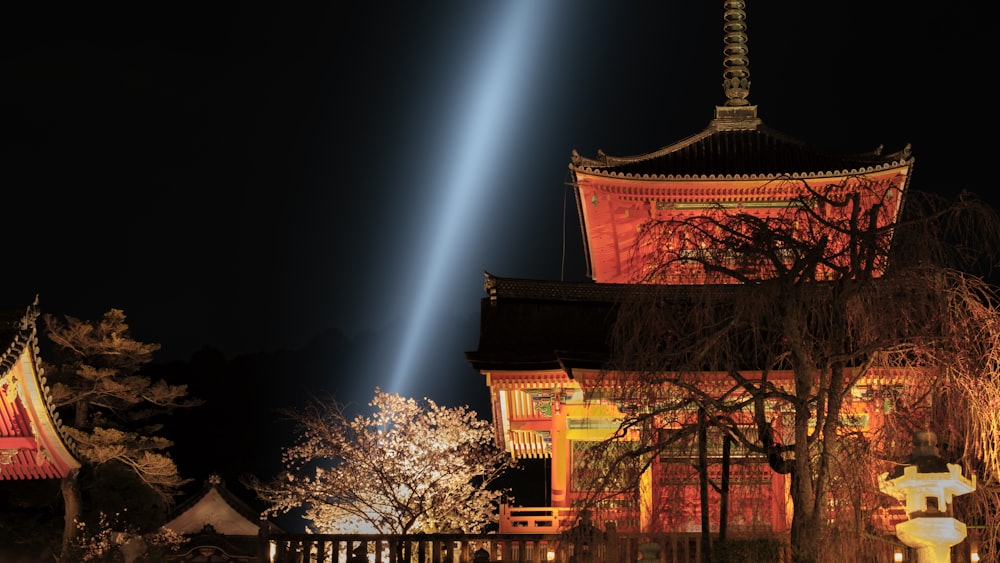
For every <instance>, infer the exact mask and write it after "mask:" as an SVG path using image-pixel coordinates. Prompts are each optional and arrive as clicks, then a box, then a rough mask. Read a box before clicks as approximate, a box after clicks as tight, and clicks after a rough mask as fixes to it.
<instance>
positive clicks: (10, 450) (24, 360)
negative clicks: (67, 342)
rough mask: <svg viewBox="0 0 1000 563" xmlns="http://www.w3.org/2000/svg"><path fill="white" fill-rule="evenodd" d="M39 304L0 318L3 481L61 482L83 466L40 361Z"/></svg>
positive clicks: (0, 468) (0, 463) (0, 458)
mask: <svg viewBox="0 0 1000 563" xmlns="http://www.w3.org/2000/svg"><path fill="white" fill-rule="evenodd" d="M38 314H39V312H38V300H37V299H36V300H35V302H34V303H33V304H32V305H30V306H29V307H27V308H26V309H25V310H18V311H5V312H3V314H2V317H0V346H2V347H4V348H5V349H4V351H3V352H2V353H0V480H4V481H10V480H33V479H61V478H63V477H65V476H67V475H69V472H70V471H72V470H74V469H77V468H79V467H80V462H79V461H78V459H77V454H76V453H75V450H74V443H73V440H72V438H70V437H69V436H68V435H67V434H66V432H64V430H63V425H62V422H61V421H60V419H59V414H58V413H57V412H56V411H55V408H54V407H53V405H52V397H51V395H50V394H49V387H48V384H47V382H46V380H45V376H44V375H43V373H42V369H41V366H40V365H39V358H38V331H37V325H36V321H37V319H38Z"/></svg>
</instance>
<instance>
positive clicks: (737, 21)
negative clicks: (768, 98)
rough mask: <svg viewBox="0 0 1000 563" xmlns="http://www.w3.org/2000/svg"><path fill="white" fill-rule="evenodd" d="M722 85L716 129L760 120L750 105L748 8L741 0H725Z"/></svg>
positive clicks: (755, 123)
mask: <svg viewBox="0 0 1000 563" xmlns="http://www.w3.org/2000/svg"><path fill="white" fill-rule="evenodd" d="M723 5H724V7H725V12H724V18H723V20H724V22H725V23H724V24H723V27H722V28H723V30H725V32H726V33H725V35H724V36H723V41H722V43H723V45H724V48H723V50H722V53H723V58H722V68H723V70H722V89H723V90H724V91H725V93H726V103H725V105H721V106H715V119H713V120H712V127H714V128H715V129H716V130H720V131H721V130H729V131H734V130H751V129H756V128H757V126H759V125H760V124H761V121H760V118H758V117H757V106H753V105H750V100H748V99H747V98H748V97H749V96H750V58H749V57H748V56H747V52H748V51H749V49H747V12H746V2H745V1H744V0H725V2H724V3H723Z"/></svg>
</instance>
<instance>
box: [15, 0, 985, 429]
mask: <svg viewBox="0 0 1000 563" xmlns="http://www.w3.org/2000/svg"><path fill="white" fill-rule="evenodd" d="M677 4H683V7H679V6H677ZM873 4H874V6H873ZM974 7H976V6H974V4H973V3H972V2H971V0H970V1H963V0H957V1H952V2H948V3H916V2H876V3H871V2H862V1H841V2H801V0H766V1H765V0H751V1H750V3H749V5H748V7H747V11H748V24H749V37H750V42H749V46H750V51H749V53H750V61H751V62H750V73H751V76H750V79H751V84H752V85H751V90H750V101H751V102H752V103H755V104H757V105H758V106H759V115H760V116H761V117H762V118H763V120H764V121H765V123H767V124H768V125H770V126H771V127H774V128H776V129H778V130H780V131H783V132H785V133H788V134H791V135H794V136H796V137H798V138H800V139H803V140H805V141H809V142H812V143H816V144H819V145H824V146H827V147H830V148H835V149H843V150H851V151H866V150H870V149H873V148H874V147H876V146H878V145H880V144H884V145H885V148H886V150H887V151H895V150H898V149H899V148H902V147H903V146H904V145H905V144H906V143H911V144H912V148H913V153H914V155H915V157H916V166H915V170H914V172H915V175H914V178H913V181H912V184H911V187H913V188H915V189H922V190H930V191H941V192H946V193H955V192H957V191H958V190H959V189H971V190H972V191H975V192H978V193H980V194H982V195H984V196H989V197H992V193H993V192H994V191H995V190H996V188H995V187H994V186H993V181H992V180H990V178H989V175H990V174H991V170H990V169H989V166H990V165H992V164H993V163H994V162H995V158H994V154H993V153H994V148H993V147H994V145H995V141H994V134H995V131H997V125H998V124H997V117H996V116H997V114H998V112H997V111H996V110H995V109H994V107H995V106H996V101H995V99H994V98H995V96H996V94H995V88H994V87H993V86H992V82H993V79H994V76H993V74H994V73H993V69H994V66H995V65H994V64H993V63H994V59H995V57H994V55H995V51H996V47H995V45H993V44H992V43H990V44H988V40H989V39H990V38H992V35H993V34H992V30H991V29H990V28H989V27H988V26H989V25H991V21H990V19H989V18H987V17H985V16H984V15H983V13H982V10H981V9H974ZM5 12H6V13H5V14H4V17H3V18H0V21H2V23H0V26H2V28H0V29H2V32H0V41H2V45H3V48H2V50H0V68H2V72H3V80H2V82H0V103H2V108H3V123H2V127H0V139H2V140H3V150H2V153H0V154H2V159H3V160H2V163H3V167H2V173H3V178H4V187H3V194H4V195H3V204H2V205H3V207H2V209H3V211H4V213H3V220H4V226H5V227H6V229H5V231H6V237H5V244H4V247H5V255H6V261H5V263H6V265H7V268H6V273H7V275H5V276H4V278H3V281H2V282H0V288H2V290H3V291H2V295H3V299H2V302H3V304H4V305H5V306H9V307H21V306H23V305H24V304H26V303H27V302H29V301H30V300H31V299H32V298H33V297H34V296H35V295H36V294H38V295H39V296H40V304H41V308H42V310H43V311H44V312H48V313H54V314H57V315H64V314H69V315H73V316H77V317H81V318H87V319H96V318H98V317H99V315H100V314H101V313H103V312H104V311H106V310H107V309H109V308H112V307H113V308H119V309H122V310H124V311H125V313H126V314H127V315H128V317H129V321H130V324H131V326H132V328H133V332H134V336H135V337H136V338H138V339H140V340H143V341H147V342H157V343H160V344H162V346H163V348H162V350H161V351H160V352H159V356H158V358H159V359H161V360H164V361H169V360H184V359H187V358H189V357H190V356H191V355H192V353H194V352H195V351H197V350H199V349H200V348H202V347H203V346H205V345H208V346H212V347H216V348H219V349H221V350H222V351H223V352H224V354H225V355H226V356H227V357H229V358H233V357H236V356H238V355H240V354H254V353H259V352H268V353H270V352H275V351H279V350H298V349H301V348H303V347H305V346H307V345H308V344H309V343H310V342H313V341H315V340H316V339H317V338H319V337H321V336H324V335H325V337H329V336H330V334H334V335H337V338H338V339H339V340H338V342H340V343H342V344H344V345H345V346H346V347H347V348H349V349H351V350H352V363H351V364H350V367H349V368H346V369H345V368H339V369H334V370H331V371H333V372H332V373H329V372H324V371H323V370H324V369H328V366H324V365H317V366H299V367H300V369H301V371H302V373H300V374H297V375H296V376H297V377H301V379H299V380H298V381H297V384H298V385H299V386H300V387H301V388H308V386H309V385H310V382H317V381H320V382H324V385H327V386H328V387H329V388H330V389H334V390H337V391H338V392H340V393H342V394H343V396H344V397H346V398H345V399H344V400H367V399H369V398H370V397H371V393H372V391H373V390H374V388H375V386H376V385H379V386H381V387H383V388H385V389H389V390H392V391H398V392H401V393H404V394H407V395H411V396H414V397H422V396H429V397H431V398H435V399H438V400H439V401H440V402H444V403H471V404H473V405H474V406H482V405H483V402H484V401H485V398H486V388H485V383H484V382H483V380H482V378H481V377H479V376H478V375H477V374H476V373H475V372H473V371H472V370H471V368H470V367H469V366H468V364H466V363H465V359H464V352H465V351H466V350H470V349H472V348H474V347H475V343H476V337H477V334H476V330H477V327H478V325H477V323H478V313H479V310H478V308H479V299H480V298H481V297H482V296H483V291H482V279H483V272H484V271H490V272H492V273H494V274H497V275H501V276H516V277H529V278H542V279H559V278H560V277H563V278H565V279H569V280H580V279H583V275H584V271H583V261H582V257H581V243H580V239H579V232H578V227H577V225H578V221H577V218H576V215H575V210H574V208H573V205H572V202H571V201H569V200H568V199H567V195H568V191H567V190H568V188H566V186H565V185H564V182H565V180H566V177H567V165H568V163H569V160H570V154H571V151H572V150H574V149H576V150H578V151H579V152H580V153H582V154H584V155H587V156H594V155H595V154H596V152H597V150H598V149H603V150H604V151H605V152H607V153H609V154H613V155H632V154H640V153H646V152H651V151H654V150H656V149H658V148H660V147H662V146H664V145H667V144H670V143H672V142H674V141H677V140H680V139H682V138H684V137H686V136H688V135H691V134H694V133H697V132H699V131H701V130H702V129H703V128H704V127H706V126H707V125H708V123H709V121H710V120H711V118H712V112H713V108H714V106H715V105H717V104H721V103H723V102H724V99H725V98H724V96H723V91H722V87H721V81H722V36H723V32H722V13H723V2H722V1H718V2H704V1H699V2H683V3H681V2H663V1H659V2H619V1H605V2H597V1H593V0H573V1H569V0H552V1H547V2H533V1H524V2H518V1H506V2H500V1H485V2H468V1H443V2H401V3H394V4H393V5H392V6H391V7H390V6H389V5H386V4H384V3H378V2H340V3H333V2H308V3H279V2H272V3H237V2H231V3H230V2H201V3H190V4H184V3H182V4H176V3H169V4H162V3H148V2H135V3H121V4H116V5H114V7H113V8H111V7H107V6H104V5H103V4H100V3H98V4H95V3H76V4H67V5H65V6H60V7H54V6H51V5H48V4H46V5H44V6H38V7H35V8H18V9H10V8H7V9H5ZM565 203H569V205H568V206H567V207H566V209H567V212H568V214H567V215H566V219H565V225H566V226H565V227H564V219H563V217H564V204H565ZM564 233H567V234H568V238H567V240H566V243H565V248H566V252H565V255H564V252H563V234H564ZM283 383H285V384H287V381H284V382H283ZM470 390H471V391H470ZM484 414H488V413H484Z"/></svg>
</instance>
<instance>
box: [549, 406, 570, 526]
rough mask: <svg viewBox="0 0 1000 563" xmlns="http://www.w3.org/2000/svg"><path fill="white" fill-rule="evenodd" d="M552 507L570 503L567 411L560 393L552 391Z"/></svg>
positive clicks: (564, 505)
mask: <svg viewBox="0 0 1000 563" xmlns="http://www.w3.org/2000/svg"><path fill="white" fill-rule="evenodd" d="M551 437H552V474H551V477H550V478H551V481H552V493H551V494H552V498H551V502H552V506H556V507H566V506H569V501H568V500H567V497H566V491H567V490H568V488H569V472H570V460H569V456H570V447H569V440H567V439H566V409H565V408H563V405H562V403H561V401H560V395H559V391H558V390H557V389H553V390H552V430H551Z"/></svg>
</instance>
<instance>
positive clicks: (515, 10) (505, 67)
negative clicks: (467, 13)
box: [390, 0, 551, 394]
mask: <svg viewBox="0 0 1000 563" xmlns="http://www.w3.org/2000/svg"><path fill="white" fill-rule="evenodd" d="M547 4H548V3H547V2H537V1H534V0H517V1H513V2H508V3H506V5H505V6H504V10H503V12H502V14H501V17H500V18H498V19H497V20H496V22H495V23H496V25H495V27H494V28H493V29H492V30H491V31H492V33H490V34H486V37H485V38H484V41H487V42H488V43H486V48H485V49H484V50H483V52H484V53H485V56H484V57H483V58H479V59H476V60H474V61H472V63H473V67H472V68H468V69H466V71H465V73H464V75H465V77H466V78H465V79H464V80H465V86H466V87H465V88H462V90H463V91H465V92H469V94H468V96H467V99H466V100H464V101H465V102H466V103H465V105H462V106H460V107H458V108H456V109H457V111H456V112H455V113H454V114H453V115H454V121H453V122H452V123H453V124H454V125H453V126H452V127H449V128H448V131H449V133H448V134H447V135H446V136H445V142H444V143H443V145H442V147H441V150H440V158H441V159H442V164H441V167H442V168H443V169H444V170H445V172H443V173H442V174H441V177H442V178H443V179H444V181H443V182H442V185H441V189H442V190H443V194H442V196H441V199H440V201H442V202H443V205H442V206H440V207H439V208H437V215H436V216H433V217H428V218H427V223H428V228H429V230H430V231H431V235H430V236H431V239H430V241H429V243H428V247H429V251H428V255H427V256H426V258H425V260H422V267H423V275H422V277H421V278H420V279H418V280H417V288H416V294H415V298H414V299H413V300H412V301H411V303H410V306H411V309H410V311H409V314H408V315H407V316H406V320H405V325H406V326H405V329H404V331H403V336H402V338H403V341H402V343H401V345H400V346H399V347H398V348H397V351H398V356H397V357H396V362H395V367H394V368H393V371H392V378H391V382H392V383H391V386H390V390H391V391H392V392H395V393H399V394H405V382H406V381H407V377H408V375H409V374H410V373H411V372H412V371H414V369H415V368H414V366H415V365H416V364H417V363H418V361H419V352H420V350H421V349H422V348H424V347H425V346H424V344H425V343H426V342H428V339H429V338H430V337H431V336H430V333H431V332H432V331H431V330H429V329H430V327H432V326H433V322H432V321H433V318H432V317H433V315H434V313H435V311H439V310H442V308H443V307H442V304H443V303H444V301H445V300H447V299H448V298H449V297H452V294H453V292H451V291H449V289H448V288H449V285H448V283H447V282H448V279H447V277H448V274H449V273H451V272H454V271H455V266H456V264H454V260H456V259H457V257H460V256H462V254H463V252H462V249H463V248H467V245H468V244H469V243H470V240H469V237H470V234H471V233H473V232H474V229H473V228H471V226H470V225H471V224H470V221H471V219H470V217H469V216H468V215H469V213H468V212H469V211H470V210H474V209H476V208H477V206H476V204H477V203H481V201H480V198H481V197H483V194H482V193H481V192H482V191H483V190H482V181H481V180H480V178H483V177H489V175H490V174H491V172H494V171H493V170H490V164H491V163H492V162H491V161H492V160H493V159H491V155H493V154H494V153H495V152H496V151H497V150H498V148H501V147H503V146H504V144H505V143H507V142H509V138H510V133H511V131H510V129H511V127H510V124H511V122H512V121H513V116H514V115H515V112H516V110H517V108H518V104H519V102H520V101H521V100H520V99H519V98H521V97H523V95H522V96H519V94H523V92H522V91H523V90H524V89H525V86H526V84H525V83H524V82H525V80H524V79H525V78H526V77H529V76H530V75H531V72H530V70H531V68H532V64H531V63H532V54H533V52H535V50H536V48H537V45H538V41H539V40H540V39H541V37H542V33H541V30H542V29H544V27H545V26H544V25H543V24H544V21H545V20H546V17H547V13H546V12H549V11H551V7H549V6H547Z"/></svg>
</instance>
